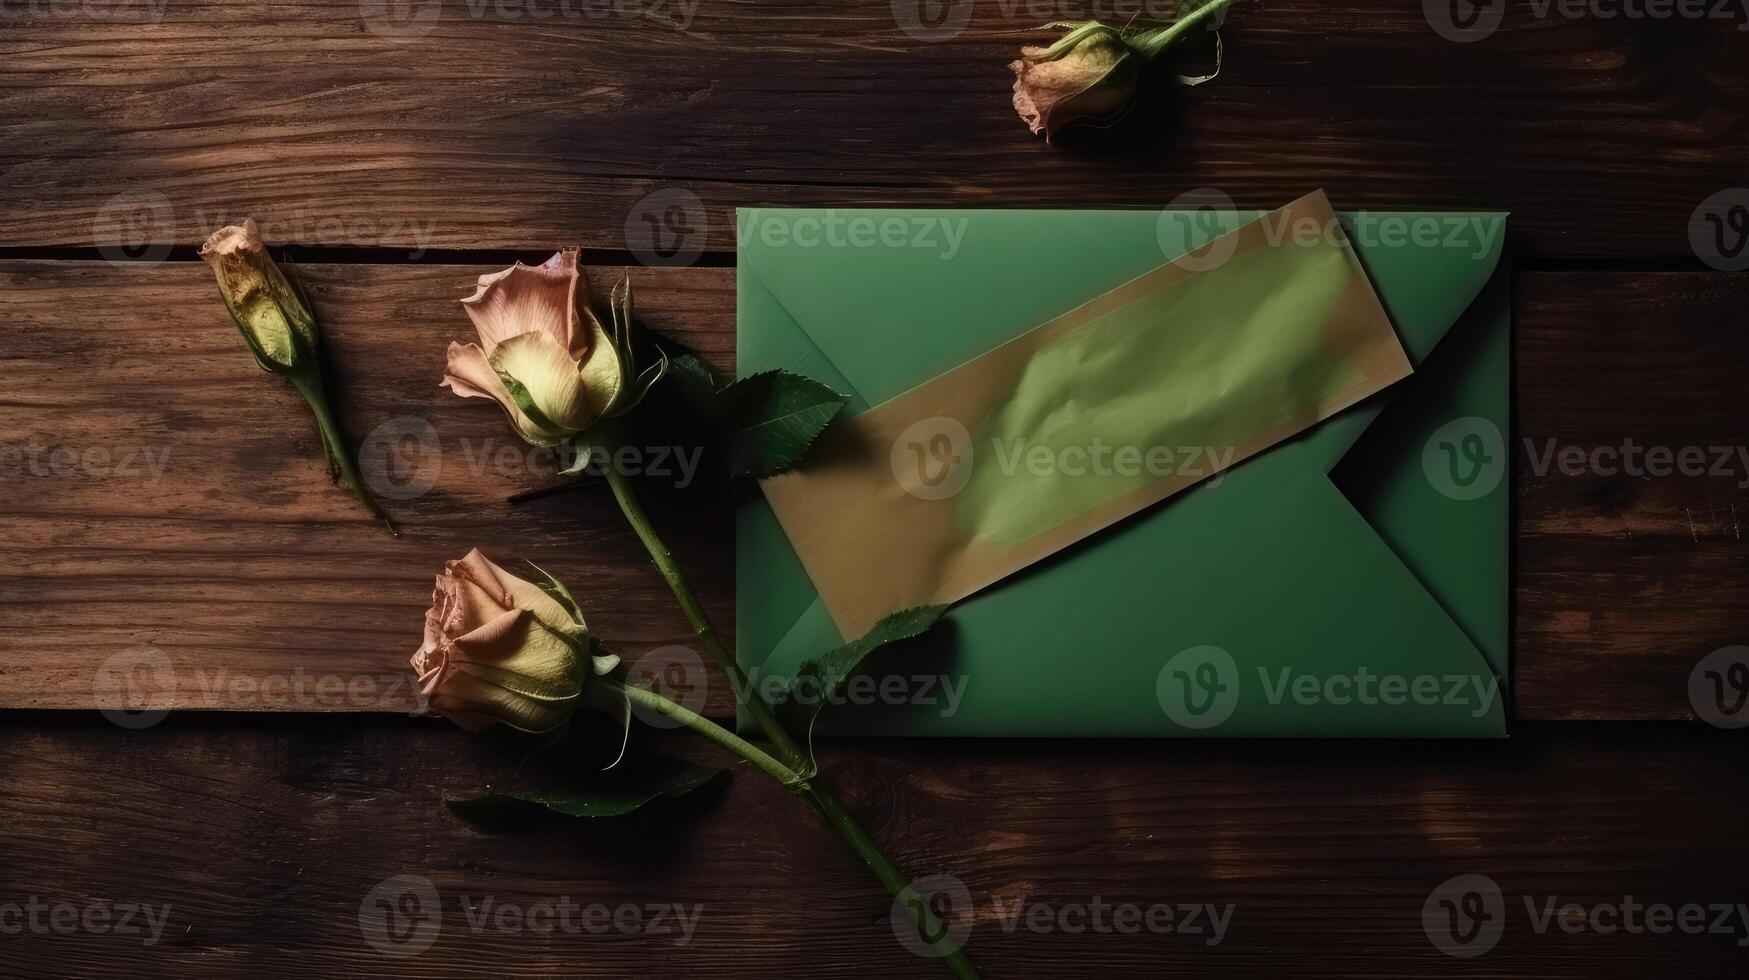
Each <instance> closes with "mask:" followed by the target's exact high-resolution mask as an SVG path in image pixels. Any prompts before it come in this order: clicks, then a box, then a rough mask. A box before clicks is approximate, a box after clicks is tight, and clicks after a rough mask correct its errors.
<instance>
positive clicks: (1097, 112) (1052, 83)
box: [1008, 21, 1142, 142]
mask: <svg viewBox="0 0 1749 980" xmlns="http://www.w3.org/2000/svg"><path fill="white" fill-rule="evenodd" d="M1020 55H1021V59H1020V60H1019V61H1015V62H1012V63H1011V64H1009V66H1008V67H1009V68H1010V69H1012V70H1013V72H1014V111H1016V112H1018V113H1020V118H1021V119H1024V120H1025V121H1026V125H1027V126H1028V127H1029V128H1030V129H1031V130H1032V131H1033V133H1035V134H1037V133H1043V134H1044V137H1045V140H1046V142H1049V141H1050V138H1051V137H1052V136H1055V135H1056V134H1057V132H1058V131H1060V130H1061V129H1062V128H1063V127H1064V126H1067V125H1069V124H1070V123H1073V122H1087V123H1090V124H1109V123H1113V122H1116V121H1117V120H1118V119H1119V118H1120V117H1122V116H1123V114H1124V113H1125V112H1127V111H1128V110H1129V108H1130V104H1131V103H1132V102H1133V101H1134V100H1135V96H1136V79H1137V77H1138V76H1139V75H1140V74H1141V65H1142V59H1141V58H1140V57H1139V56H1137V55H1136V53H1135V52H1133V51H1131V50H1130V47H1129V45H1128V44H1126V43H1125V42H1124V38H1123V35H1122V34H1121V33H1119V32H1118V31H1117V30H1116V29H1115V28H1111V27H1107V26H1105V25H1104V24H1101V23H1099V22H1098V21H1088V22H1087V23H1085V24H1081V25H1080V26H1078V27H1076V28H1075V29H1074V30H1072V31H1070V32H1069V33H1068V34H1065V35H1063V37H1062V39H1061V40H1059V41H1057V43H1055V44H1053V45H1051V46H1050V47H1048V48H1041V47H1033V46H1028V47H1024V48H1021V49H1020Z"/></svg>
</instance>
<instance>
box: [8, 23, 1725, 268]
mask: <svg viewBox="0 0 1749 980" xmlns="http://www.w3.org/2000/svg"><path fill="white" fill-rule="evenodd" d="M1159 2H1163V0H1159ZM1141 6H1143V4H1141V3H1140V2H1138V3H1135V4H1129V5H1127V6H1126V5H1122V4H1112V3H1099V4H1092V3H1090V2H1087V0H1060V2H1052V3H1043V2H1033V0H1026V2H1021V0H976V3H975V4H974V5H973V6H971V7H970V8H963V5H962V4H960V3H949V4H946V5H943V7H942V9H945V10H947V11H948V16H950V17H951V16H953V13H952V12H953V11H959V10H962V9H965V10H968V11H969V17H968V19H967V20H966V22H965V26H964V28H963V30H961V31H960V32H959V33H958V34H956V35H955V36H953V37H951V38H949V39H946V40H943V41H941V42H934V41H930V40H926V39H922V38H920V37H918V36H915V32H913V33H907V31H906V30H905V29H904V27H902V26H901V20H902V19H905V18H906V17H908V14H907V13H906V11H907V10H908V9H910V10H911V12H915V9H921V7H922V5H921V4H918V5H917V7H916V8H915V9H912V8H908V7H907V4H906V3H899V4H892V3H886V2H866V0H811V2H806V3H800V4H790V3H777V2H772V0H713V2H709V3H700V2H698V0H626V2H623V3H620V4H619V5H618V6H617V7H616V6H614V5H610V4H608V3H605V2H600V3H596V2H593V0H564V2H561V0H447V2H444V0H430V2H423V3H403V2H399V0H395V2H389V0H288V2H283V3H275V4H271V5H261V4H231V3H171V4H166V3H164V0H96V2H93V3H88V4H54V5H50V4H47V3H42V4H24V3H19V4H13V5H9V6H8V9H7V11H6V12H5V15H4V16H5V18H6V20H5V22H4V28H3V30H0V89H4V91H5V92H6V101H7V107H8V112H7V113H6V114H5V117H4V118H3V119H0V214H3V215H4V218H3V219H0V242H4V244H6V245H11V246H24V245H91V244H97V245H123V244H130V243H131V244H133V245H135V246H137V251H144V252H150V251H151V250H152V246H155V245H168V244H169V243H182V244H184V245H188V244H194V243H198V242H199V241H200V240H201V239H202V238H203V237H204V236H205V235H206V234H207V233H208V232H210V231H211V230H212V229H213V228H215V227H218V226H219V225H222V224H225V223H228V222H230V221H234V220H237V219H239V218H240V217H241V216H243V215H244V214H252V215H254V216H255V217H257V218H258V219H260V221H261V223H262V225H263V227H264V228H265V229H266V230H267V234H268V237H269V238H270V239H272V240H275V241H295V242H298V243H302V244H319V245H362V246H378V247H382V248H384V249H387V250H390V251H392V252H402V253H404V252H419V251H422V250H424V249H428V248H458V247H469V248H473V247H486V248H505V247H518V248H521V247H533V248H542V247H550V245H551V244H552V243H555V242H576V243H579V244H584V245H588V246H594V247H600V248H612V249H619V248H628V247H633V248H635V247H638V246H639V245H640V243H644V242H648V241H649V239H647V238H646V237H645V236H646V235H647V231H646V230H645V229H647V227H648V226H647V225H646V224H645V221H646V219H647V218H650V217H659V218H660V217H672V218H673V219H674V220H675V221H676V222H678V224H679V226H680V227H681V228H682V229H683V234H682V235H681V236H680V237H676V238H669V237H668V236H666V235H665V236H664V238H663V239H662V240H661V241H662V242H664V243H665V244H668V245H670V246H673V247H675V248H679V249H680V250H682V252H683V253H684V252H690V251H692V250H696V249H699V248H711V249H727V248H729V247H731V246H732V245H733V239H734V234H733V220H732V213H733V209H734V208H735V207H736V206H745V205H758V204H816V205H839V206H844V205H853V204H892V203H903V204H910V205H968V206H1010V207H1012V206H1025V205H1080V206H1099V207H1111V206H1130V207H1142V208H1149V207H1161V206H1164V205H1166V204H1167V203H1168V202H1170V201H1172V200H1173V199H1174V198H1175V197H1176V196H1177V195H1179V194H1180V193H1183V192H1185V191H1189V190H1191V189H1193V188H1198V187H1203V186H1212V187H1214V188H1219V189H1221V190H1223V191H1224V192H1225V193H1227V194H1229V195H1230V196H1231V197H1232V198H1233V199H1234V200H1235V201H1236V202H1238V204H1240V205H1241V206H1245V207H1268V208H1272V207H1276V206H1279V205H1280V204H1282V203H1283V202H1285V201H1287V200H1290V199H1292V198H1294V197H1297V196H1298V195H1300V194H1302V193H1304V192H1305V191H1307V190H1308V189H1311V188H1313V187H1319V186H1322V187H1325V188H1327V189H1328V190H1329V192H1330V196H1331V198H1332V200H1333V201H1334V202H1335V203H1336V204H1337V205H1338V206H1339V207H1344V208H1359V207H1367V208H1411V209H1416V208H1447V209H1450V208H1456V209H1486V210H1506V209H1509V210H1511V211H1513V212H1514V219H1513V224H1514V227H1515V229H1517V231H1518V232H1519V234H1521V235H1522V236H1524V241H1525V244H1526V245H1527V246H1528V247H1529V249H1530V250H1531V251H1532V252H1534V253H1536V254H1539V255H1546V256H1593V257H1598V256H1602V257H1610V258H1620V257H1623V256H1629V255H1635V256H1653V257H1658V258H1659V259H1661V260H1680V261H1684V262H1688V263H1691V264H1692V263H1694V262H1695V259H1694V256H1693V254H1692V253H1691V251H1690V248H1689V244H1688V238H1687V224H1688V221H1689V218H1690V215H1691V214H1692V213H1693V212H1694V210H1695V208H1696V206H1697V205H1699V204H1700V203H1701V201H1702V200H1703V199H1705V198H1707V197H1708V196H1709V195H1711V194H1713V193H1714V192H1716V191H1719V190H1722V189H1724V188H1729V187H1733V186H1738V185H1741V184H1742V182H1743V175H1742V164H1743V161H1744V160H1745V159H1749V126H1746V125H1745V120H1744V108H1743V107H1744V105H1745V104H1749V75H1746V74H1745V73H1744V72H1743V71H1742V69H1741V66H1742V62H1743V56H1744V53H1745V41H1744V38H1745V35H1744V34H1743V33H1741V32H1740V31H1739V30H1738V28H1739V27H1741V25H1742V23H1743V15H1742V12H1741V11H1738V10H1735V9H1725V8H1724V7H1723V6H1722V5H1714V4H1710V3H1709V4H1708V7H1709V8H1713V9H1720V10H1722V14H1723V16H1721V17H1718V18H1709V19H1703V20H1682V19H1674V20H1659V21H1644V20H1638V21H1636V20H1632V19H1628V18H1613V19H1611V18H1602V17H1596V16H1578V17H1569V16H1563V15H1560V14H1559V13H1556V12H1554V11H1559V10H1561V9H1566V8H1565V7H1563V6H1561V5H1556V6H1554V7H1551V6H1549V5H1547V4H1537V3H1531V2H1528V0H1514V2H1512V3H1509V4H1507V5H1506V12H1505V17H1504V20H1503V22H1502V23H1501V25H1500V27H1499V29H1498V31H1497V32H1496V33H1494V34H1493V35H1492V36H1490V37H1488V38H1487V39H1486V40H1483V41H1480V42H1477V43H1470V44H1457V43H1453V42H1451V41H1448V40H1445V39H1444V38H1442V37H1441V36H1440V35H1439V34H1438V33H1436V32H1435V31H1434V30H1433V29H1432V28H1431V27H1430V26H1429V22H1428V19H1427V17H1426V15H1425V14H1424V13H1423V6H1422V5H1420V4H1416V3H1402V2H1397V0H1341V2H1337V3H1325V2H1319V0H1266V2H1252V3H1247V4H1243V5H1242V6H1241V7H1240V8H1238V9H1237V10H1235V11H1234V13H1233V14H1232V17H1231V21H1232V23H1231V26H1230V27H1229V28H1228V30H1227V32H1226V41H1227V44H1226V51H1227V67H1226V70H1225V74H1223V75H1222V77H1221V78H1220V79H1219V80H1218V81H1216V82H1215V83H1213V84H1210V85H1206V86H1203V87H1201V88H1197V89H1194V90H1171V89H1168V90H1167V91H1165V92H1162V93H1159V98H1157V99H1156V100H1155V105H1156V108H1155V109H1153V110H1152V111H1150V112H1145V113H1143V114H1142V115H1141V116H1139V117H1137V118H1136V119H1135V120H1134V121H1133V122H1132V124H1131V125H1129V126H1127V127H1125V128H1123V129H1121V130H1119V131H1118V132H1117V133H1115V134H1113V135H1112V136H1110V137H1109V138H1103V139H1095V140H1091V141H1089V140H1085V139H1083V140H1071V141H1069V142H1068V143H1067V144H1065V145H1060V146H1046V145H1045V144H1043V143H1042V142H1041V141H1039V140H1038V139H1036V138H1034V137H1033V136H1031V135H1030V134H1028V133H1027V131H1026V129H1025V128H1024V126H1023V125H1022V124H1021V123H1020V121H1019V120H1018V119H1017V118H1016V116H1015V115H1014V112H1013V110H1012V109H1011V107H1010V105H1009V100H1010V92H1009V87H1010V83H1011V81H1012V79H1011V76H1010V74H1009V72H1008V71H1007V69H1006V68H1005V67H1004V65H1005V64H1006V63H1007V62H1008V61H1009V60H1011V59H1012V58H1013V57H1014V56H1015V53H1016V49H1017V48H1018V46H1019V45H1020V44H1021V43H1023V42H1032V41H1037V40H1039V39H1041V38H1043V37H1045V36H1046V35H1044V34H1043V33H1041V32H1040V31H1039V30H1038V29H1037V28H1038V25H1039V24H1041V23H1043V22H1045V21H1049V20H1056V19H1064V18H1068V19H1075V18H1079V17H1085V16H1087V15H1088V13H1089V12H1090V11H1094V10H1099V9H1109V10H1115V11H1120V12H1121V11H1131V10H1133V9H1135V8H1138V7H1141ZM616 9H619V10H627V11H631V13H630V14H617V13H610V11H612V10H616ZM394 11H400V12H401V19H400V20H395V19H394V17H395V15H394ZM1539 11H1545V13H1541V14H1539ZM425 12H433V13H436V14H437V15H438V17H437V19H436V20H435V21H432V22H430V23H429V24H428V25H427V24H426V23H425V22H424V21H422V20H420V19H419V18H420V16H421V15H422V14H423V13H425ZM541 12H545V13H547V14H549V16H537V14H539V13H541ZM1114 16H1115V15H1114ZM385 18H387V19H385ZM1119 19H1122V18H1121V17H1120V18H1119ZM950 23H951V21H950ZM427 26H428V27H429V29H430V30H429V33H421V31H422V29H423V28H424V27H427ZM408 28H410V30H407V29H408ZM386 35H393V36H386ZM658 192H660V193H661V194H663V195H666V196H664V197H661V198H658V199H656V200H654V201H652V200H650V199H649V198H648V197H647V195H650V194H652V193H658ZM686 195H691V196H692V197H691V198H688V197H687V196H686ZM694 200H696V201H697V202H698V206H697V208H696V209H690V205H689V203H688V202H690V201H694ZM670 206H674V207H673V208H672V209H670ZM628 228H629V229H631V230H632V232H631V234H630V236H629V238H628ZM385 254H388V253H385ZM683 258H684V256H683Z"/></svg>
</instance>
